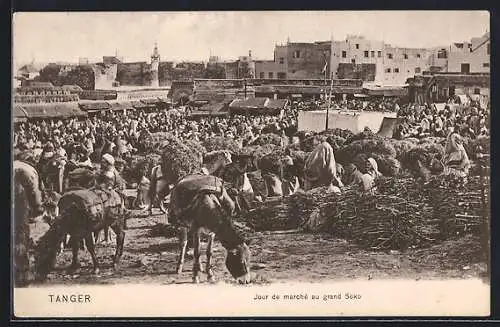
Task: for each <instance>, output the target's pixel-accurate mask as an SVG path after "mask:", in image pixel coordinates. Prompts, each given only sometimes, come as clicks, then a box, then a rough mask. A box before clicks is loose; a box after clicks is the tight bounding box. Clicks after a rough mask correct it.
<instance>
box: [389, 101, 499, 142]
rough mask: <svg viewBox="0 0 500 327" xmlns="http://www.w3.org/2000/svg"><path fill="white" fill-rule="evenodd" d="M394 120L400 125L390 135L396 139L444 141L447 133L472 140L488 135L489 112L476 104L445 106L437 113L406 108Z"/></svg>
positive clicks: (433, 107) (433, 108) (435, 109)
mask: <svg viewBox="0 0 500 327" xmlns="http://www.w3.org/2000/svg"><path fill="white" fill-rule="evenodd" d="M398 116H399V117H401V118H403V121H402V122H401V123H400V124H399V125H398V126H397V128H396V130H395V133H394V135H393V136H394V138H396V139H404V138H407V137H416V138H421V137H428V136H435V137H446V136H448V135H449V133H450V132H457V133H459V134H460V135H462V136H464V137H468V138H471V139H475V138H476V137H479V136H489V134H490V110H489V109H488V108H481V106H480V105H479V104H478V103H472V104H471V106H470V107H460V106H456V105H454V104H453V103H448V104H446V105H445V106H444V107H443V108H442V109H441V110H438V107H437V106H436V105H427V104H426V105H423V106H420V105H416V104H408V105H406V106H404V107H403V108H401V109H400V110H399V111H398Z"/></svg>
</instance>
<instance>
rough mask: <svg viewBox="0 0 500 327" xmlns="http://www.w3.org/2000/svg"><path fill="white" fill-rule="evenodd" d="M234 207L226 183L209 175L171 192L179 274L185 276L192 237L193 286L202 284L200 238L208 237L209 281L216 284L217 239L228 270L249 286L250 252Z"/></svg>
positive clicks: (190, 179) (193, 177) (180, 184)
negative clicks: (236, 222)
mask: <svg viewBox="0 0 500 327" xmlns="http://www.w3.org/2000/svg"><path fill="white" fill-rule="evenodd" d="M234 210H235V205H234V202H233V201H232V200H231V198H230V197H229V195H228V194H227V192H226V189H225V188H224V186H223V181H222V180H221V179H220V178H218V177H215V176H210V175H201V174H196V175H188V176H186V177H184V178H183V179H181V180H180V181H179V182H178V183H177V184H176V185H175V187H174V188H173V189H172V192H171V198H170V210H169V212H170V219H171V222H172V224H173V225H176V226H178V227H179V243H180V255H179V260H178V262H177V274H181V273H182V268H183V264H184V257H185V255H186V248H187V243H188V240H187V238H188V235H192V237H193V247H194V263H193V282H194V283H199V282H200V277H199V273H200V271H201V261H200V256H201V255H200V252H201V244H200V237H201V234H202V233H203V234H208V235H209V240H208V245H207V250H206V255H207V264H206V270H205V271H206V273H207V275H208V281H209V282H213V281H214V280H215V278H214V274H213V270H212V267H211V260H212V246H213V242H214V240H215V236H217V238H218V239H219V240H220V241H221V243H222V246H223V247H224V248H225V249H226V251H227V257H226V267H227V269H228V270H229V272H230V273H231V275H232V276H233V277H234V278H235V279H237V280H238V281H239V282H240V283H249V282H250V250H249V248H248V245H247V243H246V242H245V240H244V239H243V238H242V237H241V236H240V235H239V233H238V232H237V231H236V229H235V227H234V225H233V223H232V221H231V216H232V215H233V214H234Z"/></svg>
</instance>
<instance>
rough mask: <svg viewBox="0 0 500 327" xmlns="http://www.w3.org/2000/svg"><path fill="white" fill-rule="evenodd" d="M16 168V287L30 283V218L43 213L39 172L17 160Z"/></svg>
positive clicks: (14, 222) (14, 166)
mask: <svg viewBox="0 0 500 327" xmlns="http://www.w3.org/2000/svg"><path fill="white" fill-rule="evenodd" d="M13 168H14V217H13V218H14V220H13V225H14V250H15V251H14V279H15V285H16V286H25V285H27V284H28V283H29V279H30V278H29V256H28V248H29V245H30V241H29V240H30V228H29V222H30V218H33V217H35V216H38V215H39V214H41V213H43V206H42V191H41V189H40V187H41V181H40V177H39V175H38V172H37V170H36V169H35V168H34V167H33V166H31V165H29V164H27V163H25V162H22V161H18V160H15V161H14V162H13Z"/></svg>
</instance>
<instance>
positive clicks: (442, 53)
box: [437, 49, 448, 59]
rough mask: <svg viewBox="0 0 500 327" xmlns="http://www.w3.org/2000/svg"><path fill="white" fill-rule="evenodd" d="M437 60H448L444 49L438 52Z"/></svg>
mask: <svg viewBox="0 0 500 327" xmlns="http://www.w3.org/2000/svg"><path fill="white" fill-rule="evenodd" d="M437 57H438V58H439V59H446V58H448V53H447V52H446V49H441V50H439V51H438V56H437Z"/></svg>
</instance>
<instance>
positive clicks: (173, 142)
mask: <svg viewBox="0 0 500 327" xmlns="http://www.w3.org/2000/svg"><path fill="white" fill-rule="evenodd" d="M202 155H203V153H202V152H201V150H199V149H196V148H193V147H191V146H189V145H188V144H186V142H184V141H182V140H179V139H176V138H170V139H169V140H168V142H165V143H164V145H163V147H162V154H161V168H162V173H163V174H164V176H165V177H166V178H167V179H168V180H169V181H172V183H175V182H176V181H177V180H179V179H180V178H182V177H184V176H186V175H189V174H193V173H196V172H199V171H200V170H201V165H202Z"/></svg>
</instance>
